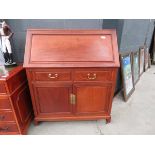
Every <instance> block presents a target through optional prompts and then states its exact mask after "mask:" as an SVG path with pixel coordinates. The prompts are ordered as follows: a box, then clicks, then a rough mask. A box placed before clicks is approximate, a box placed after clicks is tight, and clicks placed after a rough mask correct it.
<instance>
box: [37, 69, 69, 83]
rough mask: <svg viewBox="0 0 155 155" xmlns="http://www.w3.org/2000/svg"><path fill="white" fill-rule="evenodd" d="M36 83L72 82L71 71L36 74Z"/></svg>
mask: <svg viewBox="0 0 155 155" xmlns="http://www.w3.org/2000/svg"><path fill="white" fill-rule="evenodd" d="M34 77H35V80H36V81H69V80H71V72H69V71H47V72H46V71H45V72H39V71H36V72H34Z"/></svg>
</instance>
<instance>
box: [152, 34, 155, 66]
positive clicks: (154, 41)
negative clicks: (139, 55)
mask: <svg viewBox="0 0 155 155" xmlns="http://www.w3.org/2000/svg"><path fill="white" fill-rule="evenodd" d="M152 64H155V35H154V36H153V57H152Z"/></svg>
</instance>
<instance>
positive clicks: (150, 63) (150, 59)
mask: <svg viewBox="0 0 155 155" xmlns="http://www.w3.org/2000/svg"><path fill="white" fill-rule="evenodd" d="M149 68H151V56H150V53H149Z"/></svg>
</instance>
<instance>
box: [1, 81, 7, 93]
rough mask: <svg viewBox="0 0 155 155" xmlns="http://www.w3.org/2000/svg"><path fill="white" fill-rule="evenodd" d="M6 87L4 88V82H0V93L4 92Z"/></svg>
mask: <svg viewBox="0 0 155 155" xmlns="http://www.w3.org/2000/svg"><path fill="white" fill-rule="evenodd" d="M6 93H7V91H6V88H5V84H3V83H0V94H6Z"/></svg>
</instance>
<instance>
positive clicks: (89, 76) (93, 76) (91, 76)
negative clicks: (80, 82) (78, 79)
mask: <svg viewBox="0 0 155 155" xmlns="http://www.w3.org/2000/svg"><path fill="white" fill-rule="evenodd" d="M87 76H88V79H89V80H95V79H96V74H95V73H94V74H92V75H91V74H90V73H88V74H87Z"/></svg>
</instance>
